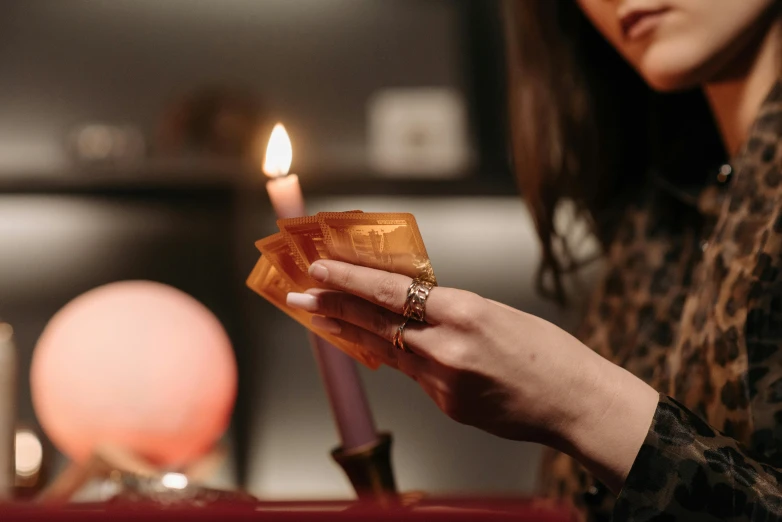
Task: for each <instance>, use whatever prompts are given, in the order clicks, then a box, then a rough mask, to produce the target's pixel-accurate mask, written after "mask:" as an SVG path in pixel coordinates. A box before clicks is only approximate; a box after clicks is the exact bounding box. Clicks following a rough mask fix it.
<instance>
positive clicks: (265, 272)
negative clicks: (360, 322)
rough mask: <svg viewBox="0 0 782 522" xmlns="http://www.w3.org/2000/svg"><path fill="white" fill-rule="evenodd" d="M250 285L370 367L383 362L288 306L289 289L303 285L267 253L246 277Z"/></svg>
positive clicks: (320, 335) (310, 328)
mask: <svg viewBox="0 0 782 522" xmlns="http://www.w3.org/2000/svg"><path fill="white" fill-rule="evenodd" d="M247 286H249V287H250V288H251V289H252V290H254V291H255V292H257V293H258V294H260V295H261V296H262V297H263V298H264V299H266V300H267V301H269V302H270V303H272V304H273V305H274V306H276V307H277V308H279V309H280V310H282V311H283V312H285V313H286V314H287V315H288V316H290V317H291V318H292V319H294V320H295V321H297V322H298V323H299V324H301V325H302V326H304V327H305V328H307V329H308V330H310V331H312V332H313V333H315V334H316V335H318V336H319V337H322V338H323V339H325V340H326V341H328V342H330V343H331V344H333V345H334V346H336V347H337V348H339V349H340V350H342V351H343V352H345V353H347V354H348V355H349V356H351V357H353V358H354V359H356V360H357V361H358V362H360V363H362V364H364V365H365V366H367V367H369V368H371V369H376V368H378V367H379V366H380V360H379V359H378V358H377V357H376V356H375V355H373V354H372V353H370V352H369V351H367V350H365V349H363V348H362V347H360V346H358V345H356V344H354V343H350V342H348V341H345V340H344V339H340V338H339V337H336V336H334V335H331V334H329V333H328V332H324V331H322V330H318V329H316V328H314V327H313V326H312V314H311V313H309V312H305V311H303V310H297V309H295V308H291V307H289V306H288V305H287V304H286V296H287V295H288V293H289V292H302V291H303V290H304V289H303V288H298V287H296V286H294V285H293V283H292V282H291V281H290V279H288V278H287V277H285V276H283V275H282V274H280V272H278V271H277V269H276V268H275V267H274V265H272V263H270V262H269V260H268V259H267V258H266V256H261V258H260V259H259V260H258V263H256V265H255V268H253V271H252V273H251V274H250V277H249V278H248V279H247Z"/></svg>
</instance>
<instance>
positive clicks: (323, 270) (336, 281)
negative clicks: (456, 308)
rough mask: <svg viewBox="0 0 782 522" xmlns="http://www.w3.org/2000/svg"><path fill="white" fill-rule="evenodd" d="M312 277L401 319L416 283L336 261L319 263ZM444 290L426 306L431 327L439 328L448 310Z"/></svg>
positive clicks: (438, 290)
mask: <svg viewBox="0 0 782 522" xmlns="http://www.w3.org/2000/svg"><path fill="white" fill-rule="evenodd" d="M309 273H310V277H312V278H313V279H315V280H316V281H319V282H321V283H324V284H326V285H328V286H329V287H331V288H333V289H335V290H342V291H343V292H347V293H349V294H353V295H355V296H358V297H360V298H362V299H364V300H366V301H369V302H371V303H374V304H376V305H378V306H380V307H383V308H385V309H386V310H390V311H392V312H394V313H396V314H400V315H401V314H402V311H403V309H404V305H405V300H406V299H407V289H408V288H409V287H410V283H411V281H412V280H411V279H410V278H409V277H407V276H403V275H399V274H392V273H390V272H384V271H382V270H375V269H374V268H366V267H363V266H356V265H351V264H349V263H343V262H341V261H333V260H320V261H316V262H315V263H313V264H312V266H310V270H309ZM442 290H443V289H441V288H433V289H432V291H431V293H430V294H429V298H428V299H427V302H426V321H427V322H428V323H432V324H438V323H439V322H440V316H441V315H442V313H443V311H447V309H448V304H447V302H445V298H444V297H443V296H442V294H443V293H444V292H443V291H442Z"/></svg>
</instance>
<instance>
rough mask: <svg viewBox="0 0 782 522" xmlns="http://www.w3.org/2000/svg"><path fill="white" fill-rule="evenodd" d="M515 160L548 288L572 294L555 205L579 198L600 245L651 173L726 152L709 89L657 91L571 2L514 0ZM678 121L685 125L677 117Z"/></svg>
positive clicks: (571, 264)
mask: <svg viewBox="0 0 782 522" xmlns="http://www.w3.org/2000/svg"><path fill="white" fill-rule="evenodd" d="M504 16H505V22H506V37H507V60H508V80H509V108H510V112H511V117H510V122H511V140H512V150H513V159H514V167H515V171H516V176H517V179H518V184H519V188H520V190H521V193H522V196H523V197H524V199H525V200H526V202H527V205H528V207H529V209H530V212H531V213H532V217H533V219H534V222H535V226H536V229H537V234H538V237H539V239H540V242H541V246H542V252H543V258H542V261H541V266H540V270H539V273H538V281H537V283H538V289H539V290H540V291H541V292H542V293H543V294H544V295H547V296H549V297H553V298H555V299H556V300H558V301H559V302H560V303H563V304H564V302H565V291H564V288H563V283H562V276H563V274H564V273H566V272H570V271H574V270H575V269H577V268H578V267H579V266H580V263H581V262H582V261H584V260H579V259H575V258H574V256H572V255H571V254H570V253H569V251H568V248H567V244H566V242H565V241H564V239H563V237H562V234H561V231H559V230H557V229H556V228H555V226H554V213H555V210H556V209H557V206H558V205H559V204H560V203H562V202H564V201H567V200H569V201H572V202H573V203H574V204H575V206H576V209H577V211H578V214H579V216H580V217H583V218H585V219H586V220H587V221H588V223H590V225H591V227H592V231H593V232H594V234H595V236H596V237H597V238H598V240H599V241H600V243H601V244H602V245H603V246H604V248H605V246H607V245H608V244H609V243H610V242H611V241H612V239H613V236H614V233H615V231H616V224H617V223H618V222H619V218H620V216H621V214H622V212H623V211H624V210H625V209H626V207H627V205H628V203H629V202H630V201H631V197H632V195H633V194H634V193H637V192H638V191H639V190H640V189H641V188H642V187H643V186H644V185H645V178H646V176H647V173H648V172H650V171H659V172H664V173H665V174H666V175H667V176H671V177H672V178H674V179H676V180H678V181H683V180H686V178H689V177H692V176H696V177H697V176H705V175H706V173H707V169H709V168H711V167H713V166H716V165H718V164H719V162H720V161H722V160H723V159H724V151H723V149H722V145H721V142H720V139H719V136H718V134H717V131H716V126H715V124H714V121H713V119H712V116H711V113H710V112H709V110H708V106H707V104H706V103H705V100H704V98H703V95H702V94H701V93H700V92H688V93H680V94H676V95H658V94H655V93H653V92H652V91H651V90H650V89H649V88H648V87H647V86H646V84H645V83H644V82H643V81H642V80H641V78H640V77H639V76H638V75H637V74H636V73H635V72H634V71H633V70H632V69H631V68H630V67H629V65H628V64H627V63H626V62H624V60H623V59H622V58H621V57H620V56H619V55H618V53H617V52H616V51H615V50H614V49H613V48H612V47H611V46H610V45H609V44H608V43H607V42H606V41H605V40H604V39H603V38H602V36H601V35H600V34H598V33H597V31H596V30H595V29H594V28H593V27H592V25H591V24H590V23H589V21H588V20H586V18H585V17H584V15H583V14H582V13H581V11H580V9H579V8H578V6H577V5H576V3H575V1H571V0H505V5H504ZM674 119H675V124H671V122H672V121H673V120H674Z"/></svg>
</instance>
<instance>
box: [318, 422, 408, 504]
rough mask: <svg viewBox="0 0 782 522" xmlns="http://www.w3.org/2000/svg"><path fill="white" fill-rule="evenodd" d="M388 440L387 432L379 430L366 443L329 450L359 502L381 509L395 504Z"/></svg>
mask: <svg viewBox="0 0 782 522" xmlns="http://www.w3.org/2000/svg"><path fill="white" fill-rule="evenodd" d="M391 442H392V437H391V434H390V433H380V434H379V436H378V438H377V440H376V441H375V442H372V443H370V444H366V445H364V446H359V447H358V448H354V449H351V450H348V451H344V450H343V449H342V448H341V447H339V448H336V449H334V450H333V451H332V452H331V456H332V457H333V458H334V460H335V461H337V463H338V464H339V465H340V467H341V468H342V470H343V471H344V472H345V475H347V477H348V480H350V483H351V484H352V485H353V489H354V490H355V491H356V495H358V499H359V502H375V503H377V504H379V505H380V506H381V507H384V508H388V507H393V506H397V505H399V494H398V492H397V489H396V480H395V479H394V470H393V467H392V466H391Z"/></svg>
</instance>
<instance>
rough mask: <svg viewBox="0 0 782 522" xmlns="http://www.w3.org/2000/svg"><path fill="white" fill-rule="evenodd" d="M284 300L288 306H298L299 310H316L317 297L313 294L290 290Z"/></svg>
mask: <svg viewBox="0 0 782 522" xmlns="http://www.w3.org/2000/svg"><path fill="white" fill-rule="evenodd" d="M285 302H286V303H288V306H290V307H291V308H298V309H299V310H306V311H307V312H315V311H317V310H318V298H317V297H315V296H314V295H309V294H299V293H297V292H290V293H289V294H288V296H287V297H286V299H285Z"/></svg>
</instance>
